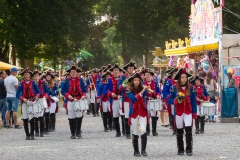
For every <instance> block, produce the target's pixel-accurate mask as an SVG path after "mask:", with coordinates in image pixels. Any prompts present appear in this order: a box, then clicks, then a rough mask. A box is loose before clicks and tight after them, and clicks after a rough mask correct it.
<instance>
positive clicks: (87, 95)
mask: <svg viewBox="0 0 240 160" xmlns="http://www.w3.org/2000/svg"><path fill="white" fill-rule="evenodd" d="M86 97H87V103H88V105H89V104H90V93H89V92H87V93H86Z"/></svg>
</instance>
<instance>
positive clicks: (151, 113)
mask: <svg viewBox="0 0 240 160" xmlns="http://www.w3.org/2000/svg"><path fill="white" fill-rule="evenodd" d="M157 113H158V111H149V113H148V114H149V115H150V117H157Z"/></svg>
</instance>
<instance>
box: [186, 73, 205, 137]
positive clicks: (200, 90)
mask: <svg viewBox="0 0 240 160" xmlns="http://www.w3.org/2000/svg"><path fill="white" fill-rule="evenodd" d="M190 82H191V84H192V85H193V86H194V88H195V90H196V94H197V95H196V100H197V119H196V120H195V127H196V131H195V133H196V134H199V133H201V134H203V133H204V123H205V122H204V120H205V115H202V114H201V103H202V101H209V94H208V92H207V90H206V87H205V86H204V79H202V78H200V77H199V76H195V77H194V78H193V79H192V80H191V81H190ZM199 123H201V129H200V130H199Z"/></svg>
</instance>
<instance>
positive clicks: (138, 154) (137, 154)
mask: <svg viewBox="0 0 240 160" xmlns="http://www.w3.org/2000/svg"><path fill="white" fill-rule="evenodd" d="M133 155H134V156H135V157H141V154H140V152H139V151H134V154H133Z"/></svg>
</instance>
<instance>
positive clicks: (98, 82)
mask: <svg viewBox="0 0 240 160" xmlns="http://www.w3.org/2000/svg"><path fill="white" fill-rule="evenodd" d="M106 68H107V66H102V68H100V69H99V70H98V71H99V73H98V78H97V82H96V88H97V95H98V92H99V91H98V88H99V84H101V83H102V75H103V74H104V69H106ZM97 103H101V102H100V99H99V96H97ZM100 108H101V104H100V107H99V108H98V110H97V114H98V113H99V109H100ZM100 112H101V117H102V110H101V109H100Z"/></svg>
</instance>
